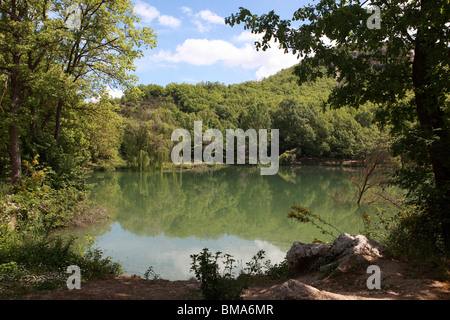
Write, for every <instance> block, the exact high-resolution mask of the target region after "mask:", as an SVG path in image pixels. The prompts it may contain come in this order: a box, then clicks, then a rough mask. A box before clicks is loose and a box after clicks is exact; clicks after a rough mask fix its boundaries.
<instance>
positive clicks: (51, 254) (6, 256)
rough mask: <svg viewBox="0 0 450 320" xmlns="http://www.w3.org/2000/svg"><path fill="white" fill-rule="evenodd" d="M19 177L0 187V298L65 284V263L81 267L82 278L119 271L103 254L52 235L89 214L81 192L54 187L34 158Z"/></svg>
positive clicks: (26, 163) (73, 188)
mask: <svg viewBox="0 0 450 320" xmlns="http://www.w3.org/2000/svg"><path fill="white" fill-rule="evenodd" d="M24 167H25V172H24V176H23V178H22V180H21V181H20V182H19V183H18V184H16V185H15V186H14V187H11V186H9V185H7V184H2V185H1V187H0V204H1V206H0V296H15V295H20V294H23V293H26V292H30V291H31V290H34V289H51V288H55V287H59V286H63V285H65V281H66V279H67V278H68V276H69V275H68V274H66V273H65V272H66V270H67V267H68V266H70V265H76V266H78V267H80V269H81V270H82V280H83V281H84V280H88V279H90V278H99V277H107V276H111V275H118V274H120V273H121V270H120V266H119V265H118V264H117V263H114V262H112V261H111V259H110V258H105V257H103V252H101V251H100V250H98V249H93V248H92V245H90V246H89V247H88V248H87V250H86V251H85V250H84V249H83V250H81V249H79V248H75V247H74V239H62V238H60V237H54V236H52V232H51V231H52V230H54V229H56V228H59V227H64V226H69V225H70V224H71V223H73V221H74V220H76V219H79V218H80V216H83V215H85V214H88V213H89V204H88V202H87V200H86V195H85V191H84V190H81V189H80V188H77V187H76V186H75V185H66V186H65V187H64V188H55V187H54V186H53V183H52V181H51V180H50V179H48V175H49V174H48V172H49V171H50V170H51V169H47V168H43V167H40V166H39V162H38V156H36V157H35V158H34V159H33V161H32V162H31V163H29V162H27V161H24Z"/></svg>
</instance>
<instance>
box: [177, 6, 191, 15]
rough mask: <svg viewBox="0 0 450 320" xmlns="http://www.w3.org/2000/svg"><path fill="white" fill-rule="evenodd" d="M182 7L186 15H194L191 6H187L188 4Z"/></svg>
mask: <svg viewBox="0 0 450 320" xmlns="http://www.w3.org/2000/svg"><path fill="white" fill-rule="evenodd" d="M180 9H181V11H182V12H183V13H184V14H185V15H187V16H192V9H191V8H189V7H186V6H182V7H181V8H180Z"/></svg>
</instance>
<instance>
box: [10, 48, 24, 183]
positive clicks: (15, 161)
mask: <svg viewBox="0 0 450 320" xmlns="http://www.w3.org/2000/svg"><path fill="white" fill-rule="evenodd" d="M13 62H14V64H15V65H17V66H18V65H20V63H21V58H20V54H17V55H15V56H14V57H13ZM10 87H11V91H10V92H11V93H10V94H11V108H10V112H9V114H10V115H11V118H12V123H11V124H10V125H9V158H10V161H11V171H12V172H11V184H12V185H15V184H16V183H18V182H19V181H20V180H21V179H22V163H21V162H22V161H21V157H20V144H19V139H20V138H19V128H18V127H17V125H16V124H17V119H16V116H17V114H18V113H19V110H20V108H21V106H22V95H21V81H20V76H19V71H17V70H14V71H12V72H11V74H10Z"/></svg>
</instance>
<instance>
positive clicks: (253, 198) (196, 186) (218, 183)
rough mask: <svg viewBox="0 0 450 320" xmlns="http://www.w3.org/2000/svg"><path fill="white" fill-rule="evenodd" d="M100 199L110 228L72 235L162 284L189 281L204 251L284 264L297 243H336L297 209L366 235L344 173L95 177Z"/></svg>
mask: <svg viewBox="0 0 450 320" xmlns="http://www.w3.org/2000/svg"><path fill="white" fill-rule="evenodd" d="M88 182H89V184H92V186H93V192H92V197H93V200H95V201H96V202H97V203H98V204H99V205H100V206H102V207H103V208H106V209H107V211H108V213H109V215H110V216H111V220H110V221H109V222H108V223H107V224H103V225H98V226H91V227H89V228H84V229H81V230H80V229H78V230H70V231H68V232H69V233H71V234H72V235H75V236H78V237H80V238H83V235H85V234H89V235H91V236H94V237H95V238H96V239H97V241H96V244H95V246H94V247H95V248H98V249H101V250H102V251H103V252H104V254H105V255H107V256H110V257H112V258H113V260H115V261H118V262H120V263H122V265H123V269H124V271H125V273H126V274H139V275H143V274H144V272H145V271H146V270H147V268H148V267H149V266H152V267H153V270H154V271H155V272H156V273H158V274H159V275H160V276H161V277H162V278H165V279H170V280H182V279H188V278H190V277H192V276H193V274H192V273H190V272H189V268H190V262H191V259H190V255H191V254H195V253H199V252H200V251H201V250H202V249H203V248H209V249H210V251H213V252H216V251H221V252H223V253H229V254H231V255H232V256H233V257H235V258H236V259H237V260H238V261H242V264H243V265H245V262H247V261H249V260H250V259H251V257H252V256H253V255H254V254H255V253H256V252H257V251H259V250H261V249H263V250H265V251H266V254H267V258H269V259H270V260H271V261H272V262H273V263H276V262H279V261H281V260H282V259H283V258H284V257H285V254H286V252H287V251H288V250H289V248H290V247H291V245H292V244H293V243H294V242H295V241H302V242H307V243H308V242H311V241H312V240H313V238H314V237H317V238H319V239H322V240H325V241H328V240H330V238H327V237H326V236H324V235H323V234H321V233H320V231H319V230H318V229H316V228H315V227H314V226H312V225H310V224H300V223H298V222H296V221H293V220H291V219H287V218H286V215H287V213H288V212H290V207H291V205H293V204H299V205H302V206H304V207H307V208H308V209H310V210H311V211H312V212H314V213H316V214H318V215H320V216H321V217H322V218H324V219H326V220H328V221H329V222H331V223H332V224H333V225H334V226H336V227H337V228H338V229H339V231H342V232H348V233H353V234H355V233H359V232H361V231H362V230H363V222H362V218H361V212H362V211H363V210H366V211H369V212H370V211H371V210H373V209H372V208H370V207H368V206H362V207H358V206H357V205H356V201H355V198H354V197H353V195H354V187H352V185H351V184H350V183H349V182H348V181H347V180H346V179H345V175H344V173H343V172H342V170H341V169H339V168H326V167H307V166H306V167H305V166H304V167H298V168H290V167H281V168H280V170H279V172H278V174H277V175H275V176H261V175H260V170H259V169H258V168H252V167H237V166H232V167H226V168H220V169H209V170H203V171H192V170H187V171H183V172H181V171H176V172H164V173H162V172H152V173H138V172H107V173H94V174H93V175H92V177H91V178H90V179H89V180H88Z"/></svg>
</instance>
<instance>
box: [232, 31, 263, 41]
mask: <svg viewBox="0 0 450 320" xmlns="http://www.w3.org/2000/svg"><path fill="white" fill-rule="evenodd" d="M260 39H261V37H260V36H259V35H258V34H255V33H251V32H250V31H244V32H242V33H241V34H240V35H238V36H235V37H233V41H235V42H252V43H254V42H255V41H258V40H260Z"/></svg>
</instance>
